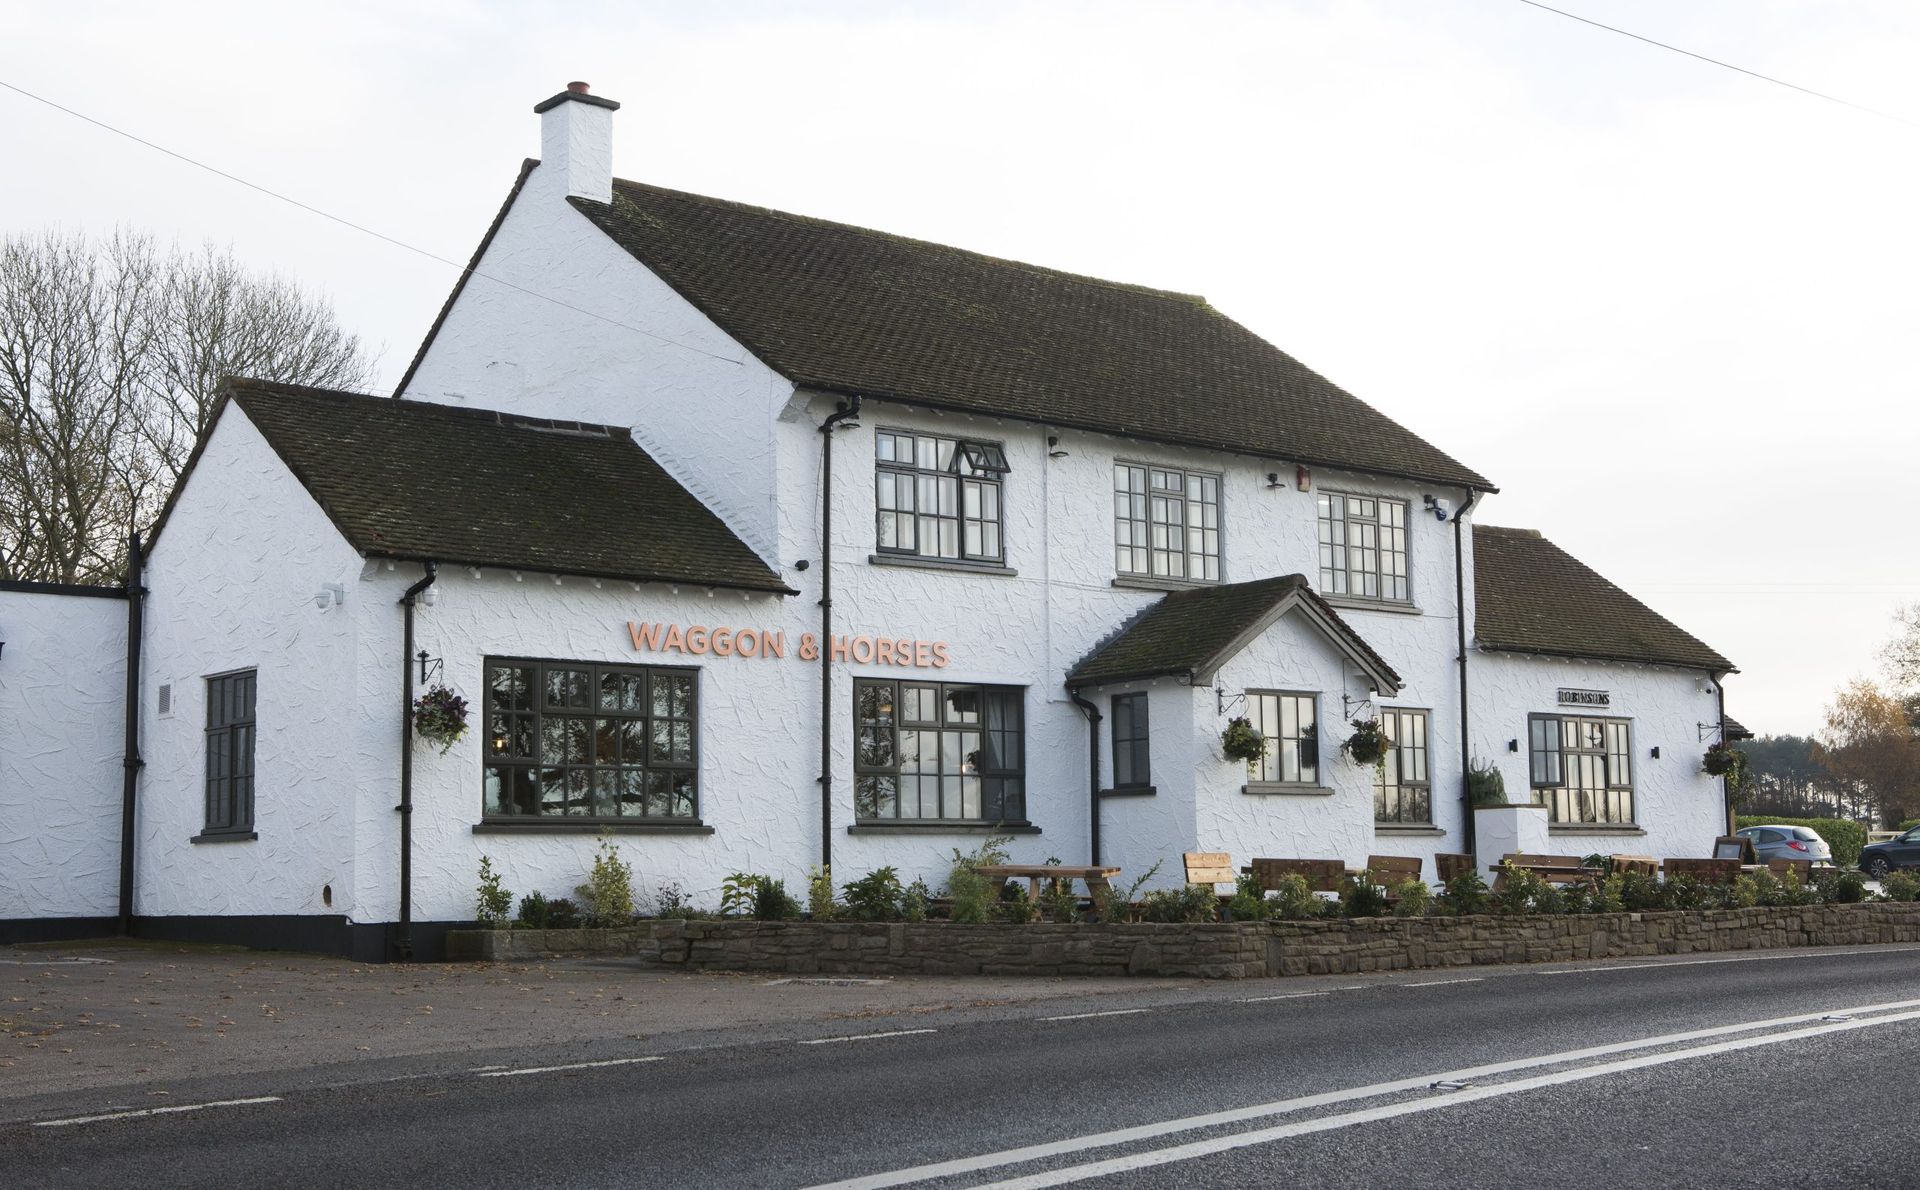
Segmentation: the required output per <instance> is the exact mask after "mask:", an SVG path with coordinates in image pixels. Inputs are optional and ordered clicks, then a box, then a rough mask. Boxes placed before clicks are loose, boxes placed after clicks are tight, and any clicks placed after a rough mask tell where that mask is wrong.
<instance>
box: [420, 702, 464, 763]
mask: <svg viewBox="0 0 1920 1190" xmlns="http://www.w3.org/2000/svg"><path fill="white" fill-rule="evenodd" d="M413 733H414V734H415V735H417V736H419V737H420V738H421V739H423V740H426V741H427V742H428V743H430V744H434V745H437V746H438V747H439V749H440V755H442V756H445V755H446V754H447V753H448V752H451V751H453V746H454V745H455V744H457V743H459V742H460V741H461V740H462V739H463V738H465V736H466V734H467V700H466V699H464V698H462V697H460V695H458V694H456V693H455V692H454V691H453V690H452V689H450V688H449V687H446V686H433V687H430V688H429V689H428V690H427V692H426V693H425V694H422V695H421V696H420V697H419V698H416V699H414V700H413Z"/></svg>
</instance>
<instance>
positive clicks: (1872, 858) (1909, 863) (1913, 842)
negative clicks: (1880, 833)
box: [1860, 826, 1920, 880]
mask: <svg viewBox="0 0 1920 1190" xmlns="http://www.w3.org/2000/svg"><path fill="white" fill-rule="evenodd" d="M1895 868H1920V826H1916V827H1914V828H1913V829H1912V830H1910V831H1908V832H1907V833H1906V834H1904V835H1900V836H1898V837H1896V838H1892V839H1888V840H1887V841H1886V842H1884V843H1869V844H1867V845H1866V846H1865V847H1862V848H1861V849H1860V870H1861V871H1863V872H1865V873H1867V875H1869V876H1872V877H1873V878H1874V879H1875V880H1884V879H1886V876H1887V873H1888V872H1891V871H1893V870H1894V869H1895Z"/></svg>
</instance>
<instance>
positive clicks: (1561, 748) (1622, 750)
mask: <svg viewBox="0 0 1920 1190" xmlns="http://www.w3.org/2000/svg"><path fill="white" fill-rule="evenodd" d="M1568 723H1573V724H1582V723H1590V724H1597V725H1598V726H1599V728H1600V744H1599V746H1598V747H1584V746H1577V747H1572V748H1570V747H1568V746H1567V728H1566V725H1567V724H1568ZM1548 725H1551V727H1550V730H1547V728H1548ZM1570 756H1571V757H1578V758H1583V760H1587V761H1592V760H1597V761H1598V762H1599V764H1600V766H1601V772H1602V774H1603V776H1602V778H1601V781H1600V782H1599V784H1597V785H1593V786H1591V787H1589V786H1585V785H1569V784H1568V775H1569V771H1570V769H1571V768H1572V767H1573V766H1571V765H1569V763H1568V757H1570ZM1633 769H1634V762H1633V720H1632V719H1627V718H1620V717H1617V716H1607V715H1553V714H1534V715H1528V716H1527V784H1528V785H1529V786H1530V787H1531V788H1532V790H1533V791H1534V798H1535V800H1536V801H1539V802H1540V803H1542V804H1544V805H1545V806H1546V807H1547V821H1548V823H1549V824H1550V825H1552V826H1620V827H1633V826H1636V825H1637V823H1638V821H1639V818H1638V813H1639V806H1638V805H1637V803H1636V796H1635V789H1634V784H1633ZM1583 794H1584V795H1589V796H1592V795H1597V798H1598V800H1597V801H1596V802H1595V803H1593V804H1594V806H1595V814H1594V816H1592V817H1588V816H1585V815H1578V816H1575V815H1570V814H1568V813H1567V811H1569V810H1571V809H1575V808H1577V807H1578V806H1579V798H1580V797H1581V795H1583Z"/></svg>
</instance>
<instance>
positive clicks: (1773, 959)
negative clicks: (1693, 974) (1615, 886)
mask: <svg viewBox="0 0 1920 1190" xmlns="http://www.w3.org/2000/svg"><path fill="white" fill-rule="evenodd" d="M1915 950H1920V946H1888V947H1876V948H1874V949H1872V950H1828V949H1826V948H1824V947H1811V948H1808V949H1806V950H1797V951H1793V952H1791V953H1789V954H1752V955H1740V956H1739V957H1737V958H1730V959H1680V960H1678V961H1676V962H1671V963H1618V964H1610V965H1608V966H1605V967H1560V968H1556V969H1555V970H1552V971H1530V972H1528V974H1530V975H1605V974H1607V973H1609V972H1612V971H1645V970H1646V969H1647V968H1649V967H1712V966H1717V965H1719V964H1721V963H1779V962H1784V961H1786V960H1788V959H1844V958H1851V957H1853V956H1855V955H1876V954H1904V953H1907V952H1909V951H1915Z"/></svg>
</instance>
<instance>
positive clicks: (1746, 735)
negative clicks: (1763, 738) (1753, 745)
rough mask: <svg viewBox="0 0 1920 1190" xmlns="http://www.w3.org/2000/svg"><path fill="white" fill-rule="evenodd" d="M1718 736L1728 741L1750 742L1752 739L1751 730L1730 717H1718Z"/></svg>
mask: <svg viewBox="0 0 1920 1190" xmlns="http://www.w3.org/2000/svg"><path fill="white" fill-rule="evenodd" d="M1720 734H1721V735H1722V736H1723V737H1725V738H1726V739H1727V740H1728V741H1733V740H1750V739H1752V738H1753V729H1752V728H1749V727H1748V726H1747V725H1746V724H1744V723H1742V722H1740V720H1738V719H1735V718H1734V717H1733V716H1732V715H1722V716H1720Z"/></svg>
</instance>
